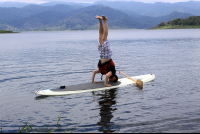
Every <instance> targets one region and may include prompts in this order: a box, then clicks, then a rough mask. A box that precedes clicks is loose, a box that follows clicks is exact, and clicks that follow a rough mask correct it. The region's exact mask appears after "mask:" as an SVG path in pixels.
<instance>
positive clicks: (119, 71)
mask: <svg viewBox="0 0 200 134" xmlns="http://www.w3.org/2000/svg"><path fill="white" fill-rule="evenodd" d="M119 73H121V74H123V75H125V74H124V73H122V72H121V71H119ZM125 76H126V77H128V78H129V79H131V80H132V81H134V82H136V80H134V79H132V78H131V77H129V76H128V75H125Z"/></svg>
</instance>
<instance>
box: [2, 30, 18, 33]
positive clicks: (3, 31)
mask: <svg viewBox="0 0 200 134" xmlns="http://www.w3.org/2000/svg"><path fill="white" fill-rule="evenodd" d="M0 33H19V32H13V31H6V30H0Z"/></svg>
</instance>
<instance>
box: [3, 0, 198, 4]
mask: <svg viewBox="0 0 200 134" xmlns="http://www.w3.org/2000/svg"><path fill="white" fill-rule="evenodd" d="M7 1H12V2H22V3H36V4H41V3H46V2H52V1H61V2H76V3H94V2H96V1H100V0H76V1H74V0H0V2H7ZM103 1H135V2H144V3H155V2H165V3H166V2H169V3H175V2H187V1H190V0H103ZM194 1H200V0H194Z"/></svg>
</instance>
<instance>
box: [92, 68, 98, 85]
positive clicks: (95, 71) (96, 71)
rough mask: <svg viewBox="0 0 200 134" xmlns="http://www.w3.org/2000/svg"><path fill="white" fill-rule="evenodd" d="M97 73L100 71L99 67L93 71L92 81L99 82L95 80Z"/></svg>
mask: <svg viewBox="0 0 200 134" xmlns="http://www.w3.org/2000/svg"><path fill="white" fill-rule="evenodd" d="M97 73H100V71H99V69H97V70H94V71H92V78H91V80H92V83H98V82H97V81H94V77H95V75H96V74H97Z"/></svg>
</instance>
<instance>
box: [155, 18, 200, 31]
mask: <svg viewBox="0 0 200 134" xmlns="http://www.w3.org/2000/svg"><path fill="white" fill-rule="evenodd" d="M186 28H200V16H190V17H188V18H185V19H180V18H176V19H173V20H171V21H168V22H167V23H166V22H161V23H160V24H158V25H157V26H156V27H153V28H151V29H186Z"/></svg>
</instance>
